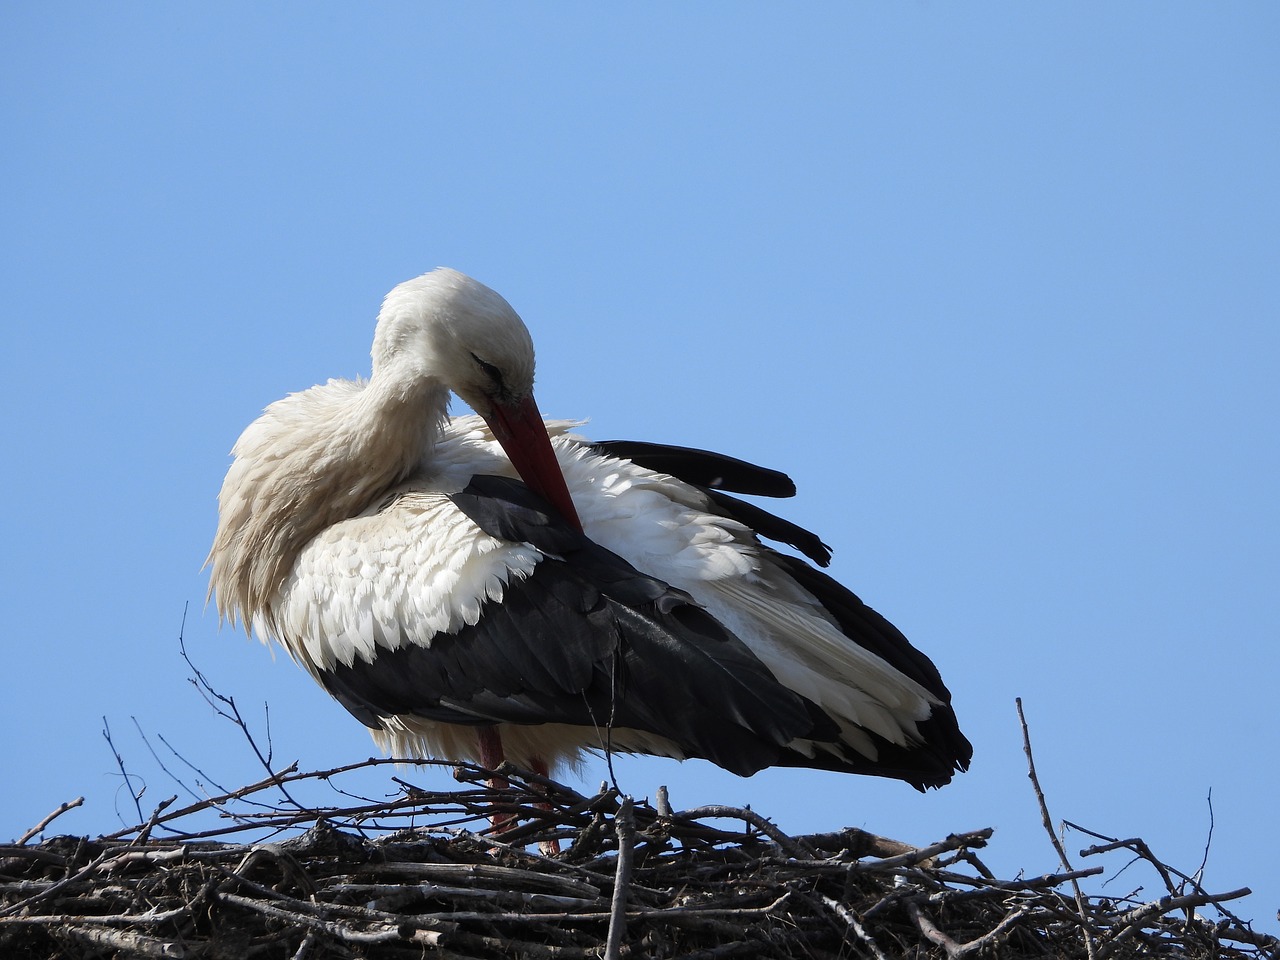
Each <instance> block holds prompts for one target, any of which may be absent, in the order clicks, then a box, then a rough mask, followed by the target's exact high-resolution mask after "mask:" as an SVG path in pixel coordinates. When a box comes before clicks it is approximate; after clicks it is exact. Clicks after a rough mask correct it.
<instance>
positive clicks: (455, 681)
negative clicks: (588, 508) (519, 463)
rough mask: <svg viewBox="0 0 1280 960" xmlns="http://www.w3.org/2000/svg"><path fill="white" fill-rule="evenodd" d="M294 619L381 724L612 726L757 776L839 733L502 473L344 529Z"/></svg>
mask: <svg viewBox="0 0 1280 960" xmlns="http://www.w3.org/2000/svg"><path fill="white" fill-rule="evenodd" d="M379 529H381V530H382V531H384V533H383V534H382V535H381V536H379V537H374V536H373V535H374V534H375V533H376V532H377V531H378V530H379ZM374 539H376V541H377V542H376V543H373V542H371V540H374ZM279 620H280V621H281V622H282V624H284V625H285V629H284V630H282V632H284V633H285V636H286V640H287V643H286V645H287V646H288V647H289V648H290V650H291V652H294V653H295V656H298V658H299V659H300V660H302V661H303V662H304V664H305V665H307V666H308V668H309V669H310V670H311V672H312V673H313V675H314V676H315V677H316V679H317V680H319V681H320V683H322V684H323V685H324V686H325V688H326V689H327V690H328V691H329V692H330V693H331V694H332V695H333V696H334V697H335V698H336V699H337V700H338V701H339V702H341V703H342V704H343V706H345V707H346V708H347V709H348V710H349V711H350V712H351V713H352V714H353V715H355V716H356V717H357V718H358V719H360V720H361V721H362V722H364V723H365V724H366V725H368V726H370V727H374V728H377V727H380V726H382V721H383V720H384V719H385V718H388V717H394V716H399V715H409V716H414V717H419V718H423V719H426V720H432V721H437V722H442V723H449V724H464V725H478V724H493V723H515V724H534V723H537V724H544V723H551V724H569V725H576V726H581V727H585V728H588V729H590V728H595V729H598V730H602V731H603V730H605V729H606V728H608V727H611V726H612V727H616V728H627V729H634V730H640V731H643V732H645V733H648V734H653V735H655V736H658V737H662V738H665V739H667V740H669V741H671V742H673V743H675V744H677V745H678V747H679V749H680V751H681V752H682V753H683V754H684V755H686V756H697V757H703V758H705V759H708V760H711V761H712V762H714V763H717V764H719V765H720V766H723V767H725V768H726V769H729V770H732V771H734V772H736V773H740V774H743V775H747V774H750V773H753V772H755V771H756V770H759V769H761V768H763V767H765V766H771V765H775V764H777V763H779V762H781V758H782V757H783V755H784V754H786V753H787V751H788V749H789V748H788V744H790V743H791V742H792V741H794V740H796V739H797V738H805V739H818V740H823V739H833V738H834V737H835V736H836V735H837V733H838V731H837V729H836V727H835V725H834V723H833V722H832V721H831V720H830V718H828V717H826V716H825V715H824V714H823V713H822V712H821V711H819V710H818V709H817V708H816V707H815V706H814V705H813V704H811V703H809V702H808V701H806V700H805V699H804V698H803V697H800V696H798V695H797V694H795V693H793V692H792V691H790V690H788V689H787V688H786V687H784V686H783V685H782V684H781V683H779V682H778V681H777V679H776V678H775V677H774V676H773V674H772V673H771V672H770V671H769V670H768V668H767V667H766V666H765V665H764V664H763V663H762V662H761V661H760V659H759V658H758V657H757V656H756V655H755V654H754V653H753V652H752V651H751V650H750V649H749V648H748V647H747V646H746V645H745V644H743V643H742V641H740V640H739V639H738V638H737V637H735V636H734V635H733V634H732V633H730V632H729V631H728V630H726V629H725V628H724V627H723V626H722V625H721V624H720V623H719V622H718V621H716V620H715V619H714V618H713V617H711V616H710V615H709V614H708V613H707V612H706V611H705V610H703V609H702V608H701V607H699V606H698V605H696V604H695V603H693V602H692V601H691V600H690V598H689V597H688V595H687V594H685V593H683V592H682V591H680V590H677V589H675V588H673V587H671V586H670V585H668V584H666V583H664V582H663V581H661V580H658V579H655V578H653V577H650V576H646V575H645V574H642V573H641V572H639V571H638V570H636V569H635V568H634V567H633V566H631V565H630V564H629V563H627V562H626V561H625V560H623V559H622V558H621V557H618V556H617V555H616V554H613V553H611V552H610V551H608V550H606V549H604V548H603V547H601V546H599V545H597V544H595V543H593V542H592V541H591V540H589V539H587V538H586V537H585V536H583V535H582V534H581V533H578V532H577V531H576V530H574V529H572V528H571V527H569V525H568V524H566V523H565V522H564V521H562V520H561V519H560V518H559V517H558V516H557V515H555V514H554V513H553V512H552V511H551V510H550V509H549V508H548V507H547V505H546V504H545V503H544V502H543V501H542V500H541V499H540V498H538V497H537V496H536V495H534V494H533V493H532V492H530V491H529V490H528V488H526V487H525V486H524V484H522V483H520V482H519V481H517V480H512V479H509V478H505V477H497V476H476V477H473V478H472V479H471V482H470V483H469V484H468V486H467V487H466V488H465V489H463V490H461V491H459V492H456V493H452V494H438V493H433V494H427V493H406V494H405V495H403V496H401V497H399V498H397V499H396V500H395V501H394V502H392V503H389V504H387V505H385V506H384V507H383V509H382V510H381V511H380V513H379V514H377V515H374V516H366V517H361V518H356V519H354V520H350V521H345V522H344V523H342V524H337V525H335V526H334V527H332V528H330V530H328V531H326V532H325V533H324V534H323V535H322V536H321V537H319V538H317V540H316V541H315V542H313V543H312V544H311V545H310V546H309V547H308V548H307V550H305V551H304V553H303V556H302V558H300V560H299V564H298V566H297V568H296V570H295V574H294V579H293V582H291V583H290V585H289V587H288V589H287V590H286V592H285V597H284V601H283V604H282V615H281V616H280V617H279ZM588 739H592V738H588ZM596 742H603V737H602V738H601V740H600V741H596Z"/></svg>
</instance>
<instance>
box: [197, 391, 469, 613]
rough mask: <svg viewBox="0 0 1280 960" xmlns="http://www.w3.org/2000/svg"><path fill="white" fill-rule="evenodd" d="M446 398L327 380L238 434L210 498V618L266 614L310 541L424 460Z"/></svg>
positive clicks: (274, 407)
mask: <svg viewBox="0 0 1280 960" xmlns="http://www.w3.org/2000/svg"><path fill="white" fill-rule="evenodd" d="M448 399H449V394H448V390H447V388H446V387H444V385H443V384H441V383H439V382H438V381H432V380H418V381H412V382H411V381H397V380H396V379H395V378H393V377H378V376H375V377H374V378H373V379H371V380H369V381H367V382H365V383H359V384H357V383H352V382H350V381H330V382H329V383H328V384H326V385H324V386H320V387H312V388H311V389H310V390H305V391H303V392H302V393H298V394H294V395H292V396H290V397H287V398H285V399H284V400H280V401H278V402H277V403H274V404H272V405H271V406H270V407H268V408H267V410H266V412H265V413H264V414H263V415H262V416H261V417H260V418H259V419H258V420H257V421H255V422H254V423H253V424H252V425H251V426H250V427H249V429H248V430H246V431H245V432H244V434H243V435H242V436H241V438H240V440H239V441H238V442H237V443H236V446H235V449H234V450H233V453H234V454H235V461H234V462H233V463H232V465H231V469H230V470H229V471H228V473H227V478H226V481H225V482H224V484H223V487H222V492H221V493H220V494H219V496H218V513H219V517H218V533H217V536H216V537H215V540H214V546H213V550H212V551H211V553H210V554H209V561H208V562H209V563H210V565H211V566H212V572H211V577H210V592H211V593H216V594H217V607H218V612H219V613H220V614H221V615H222V616H223V618H225V619H228V620H232V621H235V620H237V619H238V620H241V621H243V622H244V624H245V626H246V628H247V627H248V626H250V625H251V624H252V623H253V622H254V621H255V619H257V618H260V617H261V618H263V619H264V622H265V626H266V627H267V628H268V630H269V631H270V632H272V633H274V632H275V630H274V629H273V627H274V623H273V621H274V617H273V615H272V612H273V610H272V608H273V606H274V604H275V601H276V600H277V599H278V597H279V594H280V590H281V588H282V587H283V586H284V585H285V583H286V582H287V580H288V577H289V575H290V573H291V572H292V570H293V568H294V565H295V564H296V562H297V560H298V557H299V555H300V554H301V553H302V551H303V550H304V549H305V548H306V546H307V544H309V543H310V542H311V541H312V540H313V539H314V538H315V537H316V536H317V535H319V534H320V533H321V532H323V531H324V530H327V529H328V528H329V527H331V526H333V525H334V524H336V523H341V522H342V521H343V520H348V519H351V518H352V517H355V516H359V515H360V514H361V513H364V512H365V511H366V510H368V509H370V508H371V507H373V506H375V505H376V504H377V502H378V501H379V499H381V498H382V497H384V496H385V495H386V494H387V493H388V492H389V491H390V490H391V489H392V488H393V487H395V486H396V485H398V484H399V483H401V482H402V481H403V480H404V479H405V478H406V477H407V476H409V474H410V473H412V472H413V471H415V470H416V469H419V468H420V467H422V466H424V465H426V464H427V463H429V461H430V459H431V452H432V450H433V449H434V447H435V444H436V441H437V439H438V438H439V436H440V431H441V428H442V426H443V424H444V421H445V419H446V415H447V410H448Z"/></svg>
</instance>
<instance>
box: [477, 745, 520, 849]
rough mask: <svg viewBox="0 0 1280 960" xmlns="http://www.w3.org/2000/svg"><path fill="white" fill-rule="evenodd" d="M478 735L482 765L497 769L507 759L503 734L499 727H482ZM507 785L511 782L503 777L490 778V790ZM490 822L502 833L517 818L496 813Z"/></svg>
mask: <svg viewBox="0 0 1280 960" xmlns="http://www.w3.org/2000/svg"><path fill="white" fill-rule="evenodd" d="M477 736H478V737H479V740H480V766H482V767H484V768H485V769H486V770H489V771H493V770H497V769H498V768H499V767H500V766H502V763H503V761H504V760H505V759H506V754H505V753H504V751H503V749H502V734H500V733H499V732H498V728H497V727H480V728H479V730H478V731H477ZM507 786H509V784H508V783H507V781H506V780H505V779H503V778H502V777H490V778H489V789H490V790H503V789H506V787H507ZM489 822H490V823H491V824H493V829H494V832H495V833H501V832H502V831H503V830H506V829H508V828H509V827H513V826H515V824H516V818H515V817H514V816H513V815H512V814H509V813H504V814H495V815H494V816H492V817H490V818H489Z"/></svg>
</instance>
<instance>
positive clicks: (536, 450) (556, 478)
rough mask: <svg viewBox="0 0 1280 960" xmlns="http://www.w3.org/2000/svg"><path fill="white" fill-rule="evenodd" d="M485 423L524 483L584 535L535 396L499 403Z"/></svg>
mask: <svg viewBox="0 0 1280 960" xmlns="http://www.w3.org/2000/svg"><path fill="white" fill-rule="evenodd" d="M485 422H486V423H488V424H489V429H490V430H492V431H493V435H494V437H496V438H497V440H498V443H500V444H502V449H503V450H505V451H506V452H507V456H508V457H510V458H511V463H512V465H513V466H514V467H515V468H516V472H517V473H519V474H520V479H521V480H523V481H524V482H525V483H526V484H528V485H529V489H531V490H533V492H534V493H537V494H538V495H540V496H541V497H542V498H543V499H544V500H546V501H547V502H548V503H550V504H551V506H553V507H555V509H556V510H557V511H558V512H559V513H560V516H562V517H563V518H564V519H565V520H567V521H569V523H571V524H572V525H573V526H574V527H575V528H576V529H577V530H578V532H579V533H581V532H582V521H581V520H579V519H578V511H577V510H576V509H574V506H573V499H572V498H571V497H570V496H569V488H568V486H566V485H565V482H564V474H563V473H561V472H560V464H559V463H558V462H557V461H556V454H555V451H554V450H553V449H552V448H551V439H550V438H549V437H548V436H547V428H546V425H545V424H543V422H542V414H541V413H539V412H538V405H537V404H536V403H534V400H533V395H532V394H530V395H529V396H527V397H525V398H524V399H523V400H520V401H519V402H517V403H495V404H494V405H493V413H492V415H490V416H488V417H485Z"/></svg>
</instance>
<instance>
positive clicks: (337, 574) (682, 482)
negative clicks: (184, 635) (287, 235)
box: [208, 268, 972, 790]
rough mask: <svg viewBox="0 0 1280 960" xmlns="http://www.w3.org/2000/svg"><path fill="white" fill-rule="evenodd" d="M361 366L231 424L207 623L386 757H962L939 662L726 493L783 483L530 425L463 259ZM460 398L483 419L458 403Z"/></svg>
mask: <svg viewBox="0 0 1280 960" xmlns="http://www.w3.org/2000/svg"><path fill="white" fill-rule="evenodd" d="M372 358H373V366H372V374H371V376H370V377H369V379H368V380H357V381H350V380H330V381H329V382H328V383H326V384H323V385H320V386H315V387H311V388H310V389H308V390H303V391H302V392H300V393H295V394H291V395H290V396H287V397H285V398H284V399H282V400H279V401H277V402H275V403H273V404H271V405H270V406H269V407H267V408H266V410H265V411H264V412H263V414H262V415H261V416H260V417H259V418H258V419H257V420H255V421H254V422H253V423H252V424H250V425H249V427H248V428H247V429H246V430H245V431H244V433H243V434H242V435H241V436H240V439H239V440H238V441H237V442H236V444H235V447H234V448H233V450H232V455H233V461H232V463H231V466H230V468H229V470H228V472H227V475H226V479H225V481H224V483H223V485H222V490H221V492H220V494H219V496H218V528H217V533H216V535H215V538H214V542H213V547H212V550H211V552H210V554H209V559H208V565H209V566H210V568H211V577H210V594H211V596H216V605H217V609H218V612H219V615H220V617H221V618H222V619H223V620H225V621H230V622H233V623H236V622H238V623H240V624H242V625H243V626H244V628H245V629H246V631H250V632H252V633H256V634H257V635H258V636H259V637H260V638H262V639H263V640H274V641H276V642H278V643H279V644H280V645H282V646H283V647H284V649H285V650H287V651H288V652H289V654H290V655H291V656H292V657H293V659H294V660H296V661H297V662H298V663H299V664H301V665H302V666H303V667H304V668H306V670H307V671H308V672H309V673H310V674H311V676H312V677H314V678H315V680H317V681H318V682H319V683H320V684H321V685H322V686H323V687H324V688H325V690H327V691H328V692H329V693H330V694H331V695H332V696H333V697H334V698H335V699H336V700H337V701H338V702H339V703H341V704H342V706H343V707H345V708H346V709H347V710H348V711H350V712H351V713H352V714H353V715H354V716H355V717H356V718H357V719H359V720H360V721H361V722H362V723H364V724H365V725H366V726H367V727H368V728H369V729H370V731H371V732H372V734H373V737H374V739H375V740H376V741H377V742H378V743H379V745H380V746H381V747H382V748H383V749H384V750H386V751H388V752H390V753H392V754H393V755H396V756H401V757H406V758H428V757H434V758H440V759H451V760H466V761H473V762H476V763H478V764H480V765H481V766H483V767H485V768H486V769H494V768H495V767H497V766H498V765H499V764H500V763H501V762H502V761H503V759H507V760H510V761H512V762H514V763H517V764H520V765H523V766H525V767H528V768H530V769H533V770H535V771H537V772H540V773H547V774H550V773H553V772H556V771H557V770H558V769H559V768H561V767H562V766H564V765H565V764H568V765H570V766H576V765H577V764H579V763H580V762H581V760H582V758H583V756H584V752H596V753H608V752H611V751H615V752H629V753H642V754H654V755H659V756H664V757H673V758H677V759H686V758H694V757H698V758H702V759H705V760H709V761H711V762H712V763H715V764H718V765H719V766H721V767H723V768H725V769H727V770H730V771H732V772H734V773H736V774H739V775H742V776H749V775H751V774H753V773H755V772H757V771H759V770H761V769H763V768H765V767H771V766H800V767H812V768H819V769H825V770H834V771H842V772H846V773H856V774H870V775H876V776H884V777H893V778H897V779H900V780H904V781H906V782H908V783H910V784H912V785H914V786H915V787H917V788H918V789H921V790H923V789H924V788H926V787H937V786H941V785H943V784H945V783H948V782H949V781H950V780H951V778H952V776H953V774H954V773H955V772H956V771H957V770H964V769H966V768H967V766H968V763H969V760H970V757H971V755H972V747H971V746H970V744H969V742H968V740H966V739H965V737H964V735H963V734H962V733H961V732H960V730H959V727H958V726H957V722H956V716H955V713H954V711H953V710H952V707H951V695H950V693H949V692H948V690H947V688H946V686H945V685H944V684H943V682H942V680H941V678H940V676H939V674H938V671H937V670H936V669H935V667H934V665H933V663H932V662H931V661H930V660H929V659H928V658H927V657H926V656H924V655H923V654H922V653H920V652H919V651H917V650H916V649H915V648H914V647H913V646H911V644H910V643H909V642H908V641H907V639H906V638H905V637H904V636H903V635H902V634H901V633H900V632H899V631H898V630H897V629H896V628H895V627H894V626H893V625H892V624H891V623H889V621H888V620H886V619H885V618H884V617H882V616H880V614H878V613H876V612H875V611H874V610H872V609H871V608H870V607H868V606H866V605H865V604H864V603H863V602H862V601H861V600H860V599H859V598H858V597H857V596H855V595H854V594H853V593H852V592H850V591H849V590H848V589H846V588H845V587H843V586H841V585H840V584H839V583H837V582H836V581H835V580H833V579H832V578H831V577H829V576H827V575H826V574H825V573H823V572H822V571H820V570H818V569H816V568H815V566H814V565H813V564H816V565H817V566H826V565H827V564H828V562H829V560H830V552H829V548H827V547H826V546H825V545H824V544H823V543H822V542H821V541H820V540H819V538H818V537H817V536H815V535H814V534H812V533H810V532H808V531H806V530H803V529H801V528H800V527H798V526H796V525H794V524H792V523H789V522H787V521H785V520H783V519H781V518H779V517H777V516H774V515H773V514H771V513H769V512H767V511H765V510H764V509H762V508H760V507H759V506H757V505H755V504H753V503H750V502H748V501H745V500H742V499H740V498H739V497H737V496H735V494H747V495H763V496H772V497H787V496H792V495H793V494H794V493H795V487H794V485H793V484H792V483H791V481H790V479H789V478H787V477H786V476H785V475H783V474H781V473H778V472H777V471H774V470H768V469H765V468H763V467H758V466H754V465H752V464H749V463H746V462H743V461H741V460H737V459H734V458H732V457H727V456H722V455H719V454H714V453H709V452H707V451H703V450H694V449H689V448H684V447H675V446H667V445H661V444H653V443H641V442H621V441H607V442H595V443H593V442H591V441H589V440H586V439H584V438H582V437H580V436H578V435H577V434H576V433H575V432H574V431H575V429H576V425H575V424H572V423H568V422H563V421H550V420H544V419H543V417H542V415H541V414H540V413H539V411H538V407H537V404H536V403H535V402H534V397H533V380H534V351H533V342H532V340H531V338H530V336H529V332H528V330H527V329H526V327H525V325H524V323H523V322H522V321H521V319H520V317H519V316H518V315H517V314H516V312H515V310H514V309H512V307H511V306H510V304H508V303H507V301H506V300H504V299H503V298H502V297H501V296H499V295H498V294H497V293H496V292H494V291H493V290H491V289H489V288H488V287H486V286H484V285H483V284H481V283H478V282H477V281H475V280H473V279H471V278H470V277H467V276H464V275H463V274H461V273H458V272H457V271H454V270H450V269H446V268H441V269H437V270H434V271H431V272H429V273H426V274H424V275H422V276H420V277H417V278H415V279H412V280H409V281H407V282H405V283H402V284H400V285H399V286H397V287H395V289H393V290H392V291H391V292H390V293H389V294H388V295H387V297H386V299H385V301H384V302H383V304H382V309H381V312H380V313H379V315H378V321H377V327H376V330H375V332H374V338H373V349H372ZM450 393H453V394H456V395H457V396H458V397H460V398H461V399H462V400H464V401H465V402H466V403H467V404H468V405H469V406H470V407H471V409H472V410H473V411H474V412H475V414H476V416H458V417H450V416H449V415H448V404H449V396H450ZM764 540H770V541H772V542H774V543H777V544H782V545H786V546H790V547H793V548H795V550H796V551H798V552H799V553H801V554H803V555H804V556H806V557H808V558H809V560H810V561H812V564H811V563H808V562H806V561H805V560H803V559H800V557H798V556H796V555H794V554H792V553H789V552H784V551H783V550H781V549H778V548H776V547H774V546H769V545H767V544H766V543H764V542H763V541H764Z"/></svg>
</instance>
